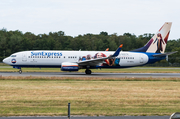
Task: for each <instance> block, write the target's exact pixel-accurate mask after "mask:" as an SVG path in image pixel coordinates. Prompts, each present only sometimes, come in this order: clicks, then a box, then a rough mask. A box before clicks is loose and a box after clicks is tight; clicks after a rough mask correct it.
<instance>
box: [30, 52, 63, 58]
mask: <svg viewBox="0 0 180 119" xmlns="http://www.w3.org/2000/svg"><path fill="white" fill-rule="evenodd" d="M31 56H48V57H50V56H62V53H61V52H45V51H42V52H31Z"/></svg>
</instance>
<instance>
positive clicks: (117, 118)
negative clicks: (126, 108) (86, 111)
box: [0, 116, 170, 119]
mask: <svg viewBox="0 0 180 119" xmlns="http://www.w3.org/2000/svg"><path fill="white" fill-rule="evenodd" d="M169 117H170V116H114V117H71V119H169ZM0 119H67V117H0Z"/></svg>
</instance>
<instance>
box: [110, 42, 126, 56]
mask: <svg viewBox="0 0 180 119" xmlns="http://www.w3.org/2000/svg"><path fill="white" fill-rule="evenodd" d="M122 46H123V44H121V45H120V46H119V47H118V49H117V50H116V52H115V53H114V54H113V55H112V56H111V57H117V56H118V55H119V52H120V51H121V48H122Z"/></svg>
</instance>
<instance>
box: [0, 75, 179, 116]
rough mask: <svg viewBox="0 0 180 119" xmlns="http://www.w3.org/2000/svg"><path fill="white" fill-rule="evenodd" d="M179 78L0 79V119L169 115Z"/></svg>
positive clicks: (174, 106)
mask: <svg viewBox="0 0 180 119" xmlns="http://www.w3.org/2000/svg"><path fill="white" fill-rule="evenodd" d="M179 85H180V82H179V78H172V79H171V78H166V79H165V78H160V79H157V78H145V79H144V78H137V79H133V78H113V79H108V78H105V79H103V78H96V79H92V78H86V79H83V78H72V77H71V78H70V77H69V78H68V77H64V78H63V77H53V78H44V77H2V76H1V77H0V116H38V115H41V116H60V115H62V116H63V115H67V104H68V103H69V102H70V103H71V114H72V115H89V116H98V115H105V116H118V115H135V116H136V115H143V116H146V115H170V114H172V113H174V112H177V111H179V110H180V106H179V105H180V101H179V99H180V93H179V92H180V86H179Z"/></svg>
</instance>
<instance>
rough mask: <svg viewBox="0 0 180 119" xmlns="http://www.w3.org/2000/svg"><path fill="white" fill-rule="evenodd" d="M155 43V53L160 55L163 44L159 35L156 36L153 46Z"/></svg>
mask: <svg viewBox="0 0 180 119" xmlns="http://www.w3.org/2000/svg"><path fill="white" fill-rule="evenodd" d="M155 43H156V44H157V50H156V52H155V53H161V52H162V51H163V48H162V46H163V45H164V44H165V42H164V40H163V38H162V35H161V33H158V34H157V37H156V40H155V41H154V42H153V44H155Z"/></svg>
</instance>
